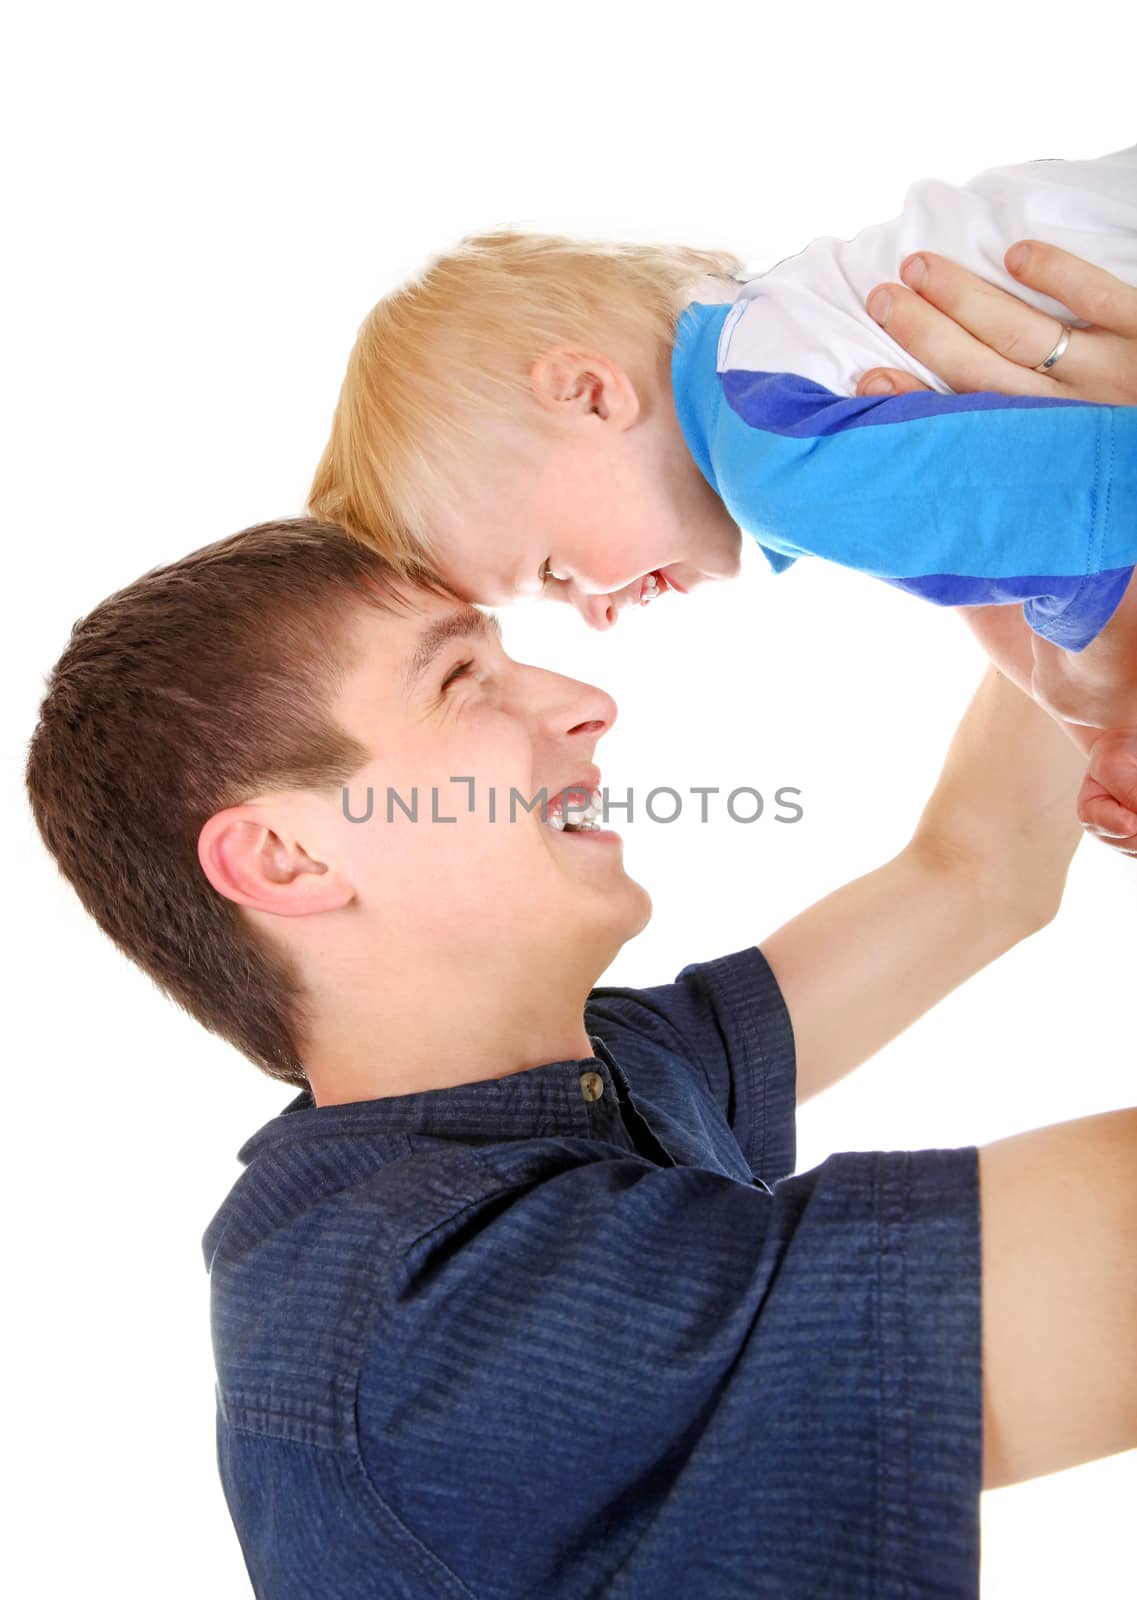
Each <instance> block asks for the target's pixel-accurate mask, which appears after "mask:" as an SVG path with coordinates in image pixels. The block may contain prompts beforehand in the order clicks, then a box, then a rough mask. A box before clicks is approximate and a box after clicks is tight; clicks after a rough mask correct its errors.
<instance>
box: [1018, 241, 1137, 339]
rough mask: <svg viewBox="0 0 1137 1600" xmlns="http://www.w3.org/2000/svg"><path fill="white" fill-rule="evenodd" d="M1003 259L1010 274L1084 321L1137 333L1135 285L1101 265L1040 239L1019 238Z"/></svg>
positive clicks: (1136, 335)
mask: <svg viewBox="0 0 1137 1600" xmlns="http://www.w3.org/2000/svg"><path fill="white" fill-rule="evenodd" d="M1004 260H1005V261H1006V265H1007V271H1008V272H1009V273H1010V274H1011V275H1012V277H1014V278H1017V279H1018V280H1019V282H1020V283H1025V284H1028V285H1029V286H1030V288H1032V289H1039V290H1041V292H1042V293H1043V294H1048V295H1049V296H1050V297H1051V299H1052V300H1058V301H1060V302H1061V304H1062V305H1064V306H1069V308H1070V310H1071V311H1072V312H1073V313H1074V315H1075V316H1077V317H1081V319H1082V321H1083V322H1089V323H1092V324H1093V326H1094V327H1095V328H1108V329H1109V330H1110V332H1111V333H1120V334H1124V335H1126V336H1127V337H1129V338H1133V337H1137V289H1134V288H1133V287H1131V285H1129V284H1127V283H1122V281H1121V279H1120V278H1115V277H1114V275H1113V273H1112V272H1106V270H1105V269H1104V267H1095V266H1091V265H1090V263H1089V262H1088V261H1083V260H1082V259H1081V258H1080V257H1079V256H1072V255H1071V254H1070V252H1069V251H1068V250H1060V249H1059V248H1058V246H1057V245H1053V244H1043V243H1042V241H1041V240H1039V239H1020V240H1019V242H1018V243H1017V244H1013V245H1012V246H1011V248H1010V249H1009V250H1008V251H1007V254H1006V256H1005V257H1004ZM1039 360H1040V361H1041V360H1042V357H1041V356H1040V357H1039Z"/></svg>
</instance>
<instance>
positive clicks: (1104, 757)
mask: <svg viewBox="0 0 1137 1600" xmlns="http://www.w3.org/2000/svg"><path fill="white" fill-rule="evenodd" d="M1078 821H1079V822H1080V823H1081V824H1082V826H1083V828H1085V829H1086V831H1087V832H1088V833H1095V834H1097V835H1098V837H1099V838H1101V839H1104V840H1105V841H1106V842H1107V843H1108V844H1111V845H1113V847H1114V849H1115V850H1120V851H1121V853H1122V855H1126V856H1137V733H1103V734H1102V736H1101V737H1100V739H1098V740H1097V741H1096V742H1095V744H1094V746H1093V749H1092V750H1091V751H1090V765H1089V770H1088V771H1087V773H1086V776H1085V780H1084V782H1083V783H1082V788H1081V792H1080V793H1079V795H1078Z"/></svg>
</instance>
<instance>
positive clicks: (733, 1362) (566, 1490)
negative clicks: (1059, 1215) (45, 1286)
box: [204, 949, 982, 1600]
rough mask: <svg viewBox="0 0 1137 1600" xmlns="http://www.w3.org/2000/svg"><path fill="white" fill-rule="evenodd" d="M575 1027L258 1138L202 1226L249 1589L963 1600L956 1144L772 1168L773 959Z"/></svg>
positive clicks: (704, 973) (964, 1460) (962, 1280)
mask: <svg viewBox="0 0 1137 1600" xmlns="http://www.w3.org/2000/svg"><path fill="white" fill-rule="evenodd" d="M585 1021H586V1026H587V1029H588V1034H589V1038H590V1040H591V1042H592V1045H593V1048H594V1051H595V1054H594V1056H590V1057H587V1058H584V1059H581V1060H577V1061H558V1062H552V1063H549V1064H548V1065H546V1066H541V1067H535V1068H531V1069H529V1070H527V1071H523V1072H513V1073H510V1074H509V1075H508V1076H506V1077H503V1078H491V1079H486V1080H484V1081H482V1082H478V1083H467V1084H460V1085H457V1086H455V1087H453V1088H447V1089H435V1090H429V1091H425V1092H422V1093H418V1094H406V1095H395V1096H391V1097H389V1098H385V1099H379V1100H368V1101H361V1102H358V1103H355V1104H351V1105H339V1106H326V1107H316V1106H314V1105H313V1103H312V1101H311V1099H310V1097H309V1096H308V1095H307V1094H306V1093H305V1094H302V1095H301V1096H299V1097H298V1098H297V1099H296V1100H294V1101H293V1103H292V1104H291V1105H289V1106H288V1108H287V1109H286V1111H285V1112H284V1113H283V1114H282V1115H281V1116H278V1117H277V1118H275V1119H274V1120H273V1121H272V1122H270V1123H268V1125H267V1126H266V1127H264V1128H262V1129H261V1131H260V1132H259V1133H258V1134H256V1135H255V1136H254V1137H253V1138H252V1139H251V1140H250V1141H249V1142H248V1143H247V1144H246V1145H245V1146H244V1148H243V1149H242V1150H241V1152H240V1159H241V1161H242V1162H243V1163H244V1164H245V1167H246V1170H245V1172H244V1173H243V1174H242V1176H241V1177H240V1178H239V1180H238V1181H237V1183H236V1185H235V1186H234V1188H233V1190H232V1192H231V1193H230V1195H229V1197H228V1199H227V1200H226V1201H225V1203H224V1205H223V1206H222V1207H221V1210H220V1211H219V1212H218V1214H217V1216H216V1217H215V1218H214V1220H213V1222H212V1223H211V1225H210V1227H209V1230H208V1232H207V1234H206V1236H205V1241H204V1248H205V1255H206V1261H207V1264H208V1266H209V1270H210V1274H211V1300H212V1319H213V1341H214V1353H215V1359H216V1366H217V1402H218V1453H219V1463H220V1470H221V1476H222V1481H223V1484H224V1488H225V1494H226V1498H227V1500H228V1504H229V1508H230V1511H231V1513H232V1516H233V1520H234V1523H235V1525H236V1528H237V1533H238V1536H239V1538H240V1541H241V1546H242V1549H243V1551H244V1555H245V1560H246V1563H247V1566H248V1569H249V1573H250V1576H251V1578H252V1582H253V1588H254V1590H255V1592H256V1594H257V1595H259V1596H262V1597H267V1600H362V1597H365V1596H366V1597H373V1596H374V1597H379V1596H382V1597H387V1596H392V1597H396V1596H397V1597H400V1600H401V1597H410V1596H415V1597H424V1600H442V1597H459V1596H461V1597H463V1600H470V1597H475V1596H476V1597H478V1600H491V1597H492V1600H523V1597H524V1600H536V1597H539V1600H562V1597H563V1600H569V1597H580V1600H584V1597H585V1596H587V1597H590V1600H594V1597H597V1596H601V1595H603V1596H606V1597H607V1596H610V1597H613V1600H632V1597H636V1600H640V1597H642V1600H649V1597H650V1600H657V1597H658V1596H660V1595H663V1594H678V1595H682V1596H684V1597H685V1600H686V1597H699V1596H708V1597H713V1600H732V1597H735V1596H737V1597H739V1600H741V1597H743V1596H745V1597H747V1600H752V1597H753V1596H755V1595H759V1594H760V1595H762V1596H764V1597H765V1596H785V1597H787V1600H790V1597H792V1600H806V1597H809V1600H815V1597H821V1596H827V1595H832V1596H838V1597H840V1600H858V1597H861V1596H863V1597H865V1600H869V1597H872V1600H880V1597H883V1596H897V1597H899V1596H915V1595H920V1596H923V1595H929V1596H930V1595H937V1596H939V1595H943V1596H949V1595H950V1596H974V1595H977V1593H978V1567H979V1491H980V1486H981V1473H982V1386H981V1367H980V1318H979V1308H980V1299H979V1291H980V1280H979V1203H978V1202H979V1196H978V1161H977V1151H976V1149H975V1147H974V1146H969V1147H967V1148H963V1149H954V1150H922V1151H916V1152H892V1153H879V1152H877V1153H874V1152H847V1153H843V1154H838V1155H833V1156H830V1157H829V1158H828V1160H826V1161H825V1162H823V1163H822V1164H821V1165H820V1166H819V1167H817V1168H815V1169H814V1170H813V1171H811V1172H807V1173H800V1174H797V1175H792V1174H793V1168H794V1159H795V1156H794V1053H793V1034H792V1028H791V1025H790V1019H789V1016H788V1014H787V1011H786V1008H785V1004H784V1002H783V1000H782V996H781V993H780V991H779V989H778V986H777V983H776V982H775V980H774V977H773V974H772V972H771V971H770V968H769V967H768V965H767V964H766V962H765V960H764V958H763V957H762V955H761V953H760V952H759V951H758V950H757V949H750V950H745V951H742V952H740V953H739V954H737V955H732V956H727V957H725V958H723V959H721V960H718V961H710V962H705V963H699V964H696V965H693V966H690V967H687V968H685V969H684V971H683V972H682V973H681V974H680V975H679V978H678V979H677V980H676V982H675V983H673V984H666V985H662V986H660V987H658V988H650V989H639V990H633V989H618V988H598V989H595V990H594V991H593V993H592V995H591V997H590V1000H589V1004H588V1006H587V1008H586V1012H585Z"/></svg>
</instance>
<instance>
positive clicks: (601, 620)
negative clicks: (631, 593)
mask: <svg viewBox="0 0 1137 1600" xmlns="http://www.w3.org/2000/svg"><path fill="white" fill-rule="evenodd" d="M572 603H573V605H574V606H575V607H576V609H577V610H578V611H579V612H580V614H581V616H582V617H583V618H584V620H585V622H587V623H588V626H589V627H590V628H596V629H598V630H599V631H600V632H601V633H603V632H604V630H605V629H606V628H610V627H611V626H612V624H613V623H614V622H615V620H616V609H617V608H616V602H615V601H614V600H613V599H612V596H611V595H610V594H582V593H581V591H580V590H579V589H577V588H576V587H575V585H574V587H573V595H572Z"/></svg>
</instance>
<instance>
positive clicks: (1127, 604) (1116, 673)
mask: <svg viewBox="0 0 1137 1600" xmlns="http://www.w3.org/2000/svg"><path fill="white" fill-rule="evenodd" d="M1031 647H1032V650H1033V652H1034V672H1033V675H1032V684H1031V687H1032V690H1033V693H1034V695H1035V698H1036V699H1037V700H1039V701H1040V702H1041V704H1042V705H1044V706H1045V707H1046V708H1047V710H1048V711H1050V712H1051V713H1052V715H1054V716H1055V717H1060V718H1064V719H1065V720H1066V721H1068V722H1078V723H1084V724H1087V725H1088V726H1090V727H1092V728H1137V576H1135V577H1133V578H1131V579H1130V582H1129V587H1128V589H1127V590H1126V592H1125V595H1124V597H1123V598H1122V601H1121V603H1120V605H1119V606H1118V608H1117V610H1116V611H1115V612H1114V614H1113V616H1112V617H1111V618H1110V620H1109V622H1108V623H1107V624H1106V626H1105V627H1104V628H1103V629H1102V631H1101V633H1099V634H1098V636H1097V638H1096V639H1095V640H1094V641H1093V642H1092V644H1089V645H1087V647H1086V648H1085V649H1084V650H1082V651H1080V652H1079V653H1078V654H1077V655H1071V654H1070V652H1069V651H1067V650H1059V649H1056V648H1055V646H1054V645H1052V644H1051V643H1050V642H1049V641H1048V640H1046V639H1043V638H1040V637H1039V636H1038V635H1037V634H1035V635H1034V636H1033V638H1032V640H1031Z"/></svg>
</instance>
